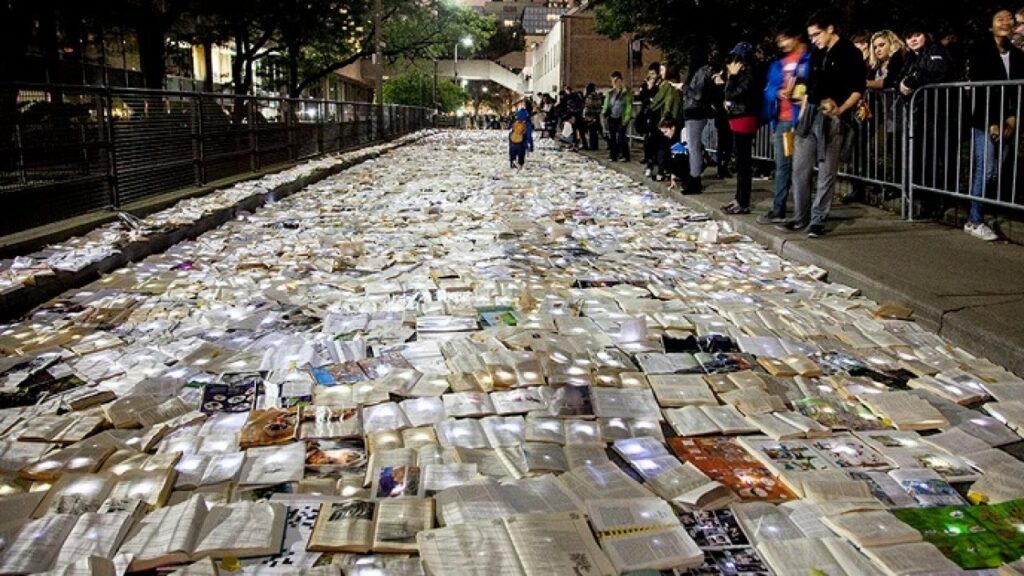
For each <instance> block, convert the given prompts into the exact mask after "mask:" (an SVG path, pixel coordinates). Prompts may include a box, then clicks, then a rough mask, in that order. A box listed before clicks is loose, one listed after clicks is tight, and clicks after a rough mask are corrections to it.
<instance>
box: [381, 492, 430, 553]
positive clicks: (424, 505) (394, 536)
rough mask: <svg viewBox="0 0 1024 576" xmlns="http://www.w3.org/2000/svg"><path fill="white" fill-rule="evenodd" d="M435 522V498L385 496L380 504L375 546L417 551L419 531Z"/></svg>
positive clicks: (383, 549)
mask: <svg viewBox="0 0 1024 576" xmlns="http://www.w3.org/2000/svg"><path fill="white" fill-rule="evenodd" d="M433 526H434V500H433V499H432V498H423V499H415V500H413V499H405V500H384V501H382V502H380V503H378V504H377V515H376V520H375V522H374V530H373V549H374V551H380V552H416V551H417V547H416V535H417V534H419V533H420V532H423V531H425V530H430V529H431V528H433Z"/></svg>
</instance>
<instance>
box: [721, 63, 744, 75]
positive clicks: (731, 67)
mask: <svg viewBox="0 0 1024 576" xmlns="http://www.w3.org/2000/svg"><path fill="white" fill-rule="evenodd" d="M725 70H726V72H728V73H729V76H735V75H737V74H739V73H740V70H743V62H730V63H728V64H726V65H725Z"/></svg>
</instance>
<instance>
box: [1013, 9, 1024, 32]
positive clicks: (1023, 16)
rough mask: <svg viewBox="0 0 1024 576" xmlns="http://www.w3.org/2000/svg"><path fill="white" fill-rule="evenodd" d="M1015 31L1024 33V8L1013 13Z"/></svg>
mask: <svg viewBox="0 0 1024 576" xmlns="http://www.w3.org/2000/svg"><path fill="white" fill-rule="evenodd" d="M1013 24H1014V27H1013V33H1014V34H1024V8H1021V9H1019V10H1017V11H1016V12H1014V13H1013Z"/></svg>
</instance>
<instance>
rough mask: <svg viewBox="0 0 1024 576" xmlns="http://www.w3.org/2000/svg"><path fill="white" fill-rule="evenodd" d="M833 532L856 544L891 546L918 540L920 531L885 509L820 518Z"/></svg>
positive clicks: (861, 545)
mask: <svg viewBox="0 0 1024 576" xmlns="http://www.w3.org/2000/svg"><path fill="white" fill-rule="evenodd" d="M821 521H822V523H823V524H825V525H826V526H828V527H829V528H831V529H832V531H833V532H835V533H836V534H838V535H839V536H842V537H844V538H848V539H850V540H851V541H853V543H854V544H856V545H857V546H859V547H861V548H864V547H871V546H892V545H894V544H909V543H911V542H920V541H921V533H920V532H918V531H917V530H915V529H913V528H911V527H910V526H909V525H907V524H906V523H904V522H902V521H901V520H900V519H899V518H897V517H895V516H893V515H892V514H891V513H890V512H887V511H885V510H876V511H871V512H851V513H849V514H841V515H838V516H829V517H824V518H822V520H821Z"/></svg>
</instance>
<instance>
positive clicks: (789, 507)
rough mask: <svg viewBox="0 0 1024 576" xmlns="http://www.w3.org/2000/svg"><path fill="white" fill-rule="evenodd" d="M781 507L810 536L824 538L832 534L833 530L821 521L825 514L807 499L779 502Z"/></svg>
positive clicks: (805, 534) (801, 530)
mask: <svg viewBox="0 0 1024 576" xmlns="http://www.w3.org/2000/svg"><path fill="white" fill-rule="evenodd" d="M779 509H781V510H784V511H785V512H786V513H787V514H789V519H790V520H791V521H792V522H793V524H795V525H796V527H797V528H799V529H800V532H802V533H803V535H804V536H806V537H808V538H823V537H827V536H831V535H832V531H831V530H829V529H828V527H827V526H825V525H824V524H822V523H821V518H822V516H823V514H822V513H821V509H820V508H818V506H817V505H815V504H812V503H810V502H807V501H806V500H791V501H789V502H786V503H785V504H779Z"/></svg>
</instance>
